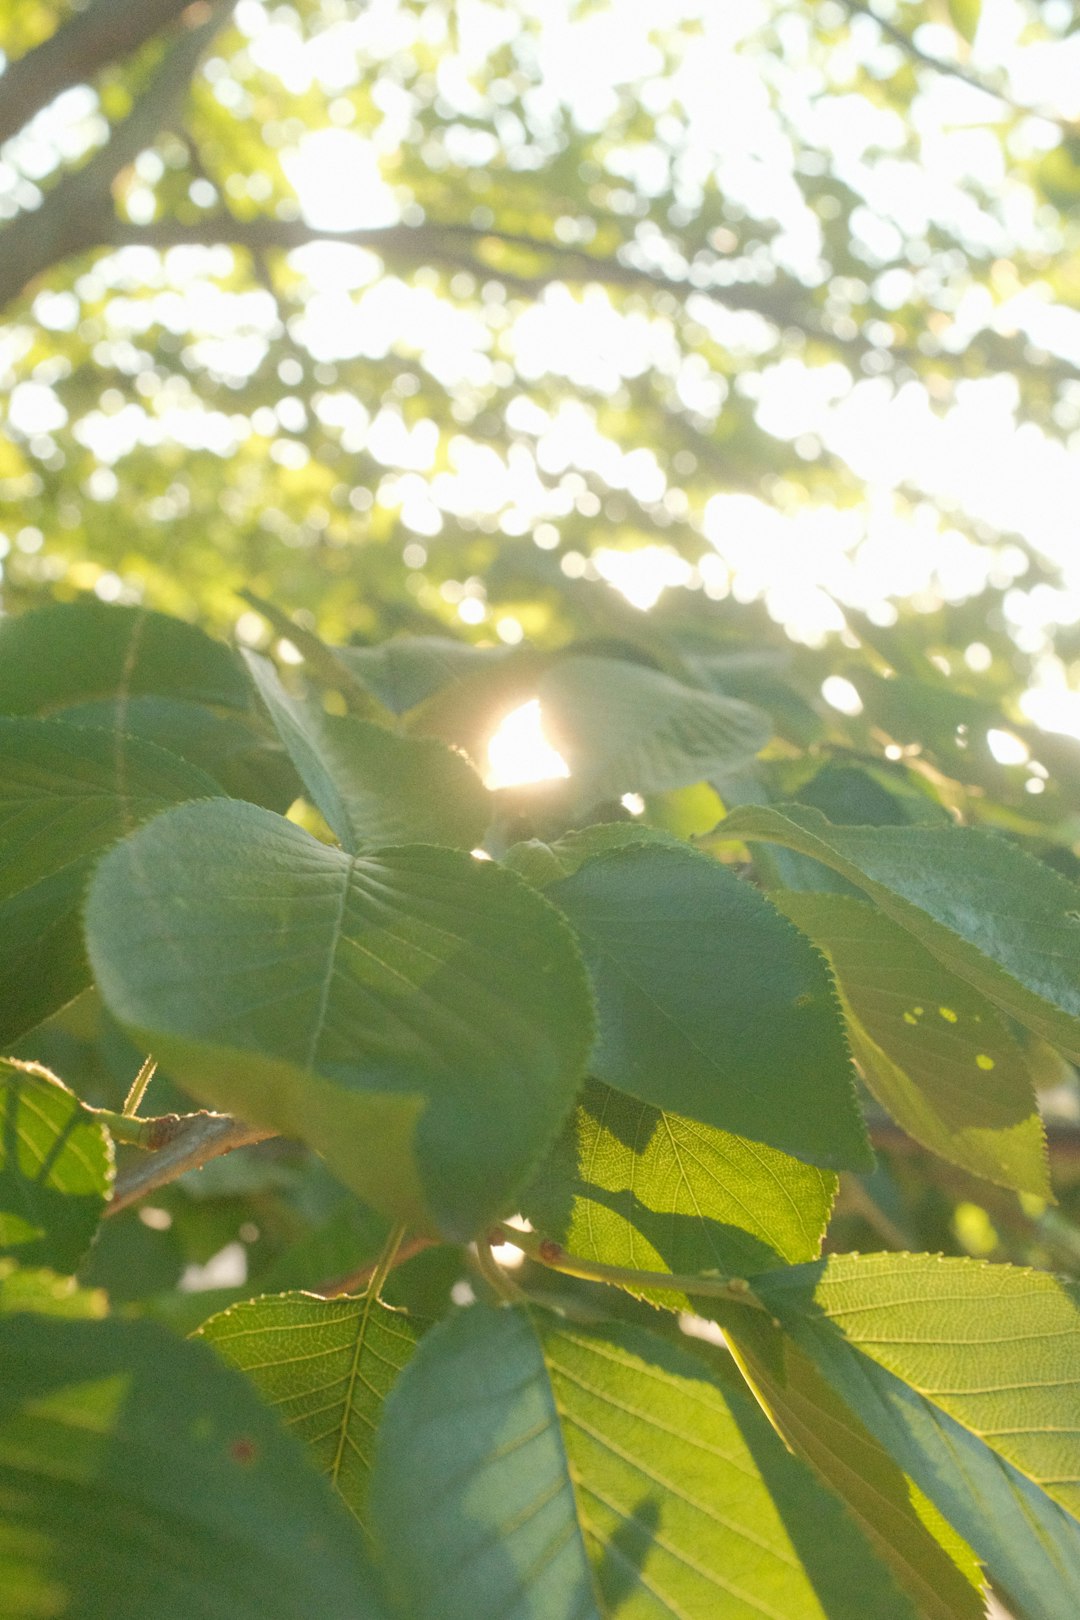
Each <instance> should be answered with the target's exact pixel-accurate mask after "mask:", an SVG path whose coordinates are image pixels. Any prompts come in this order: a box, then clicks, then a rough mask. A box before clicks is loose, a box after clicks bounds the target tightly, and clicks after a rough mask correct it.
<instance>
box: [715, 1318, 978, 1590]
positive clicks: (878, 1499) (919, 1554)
mask: <svg viewBox="0 0 1080 1620" xmlns="http://www.w3.org/2000/svg"><path fill="white" fill-rule="evenodd" d="M723 1320H724V1334H725V1339H726V1342H727V1344H728V1346H729V1347H730V1348H731V1349H732V1350H733V1351H734V1352H735V1353H736V1354H737V1355H738V1358H739V1364H740V1366H741V1367H742V1369H743V1371H744V1373H745V1376H746V1377H747V1379H748V1381H749V1382H750V1384H751V1387H752V1388H753V1389H754V1391H755V1393H756V1394H757V1396H758V1399H759V1401H760V1402H761V1404H762V1406H763V1408H764V1409H765V1410H766V1411H767V1412H768V1414H769V1417H770V1418H771V1420H772V1422H773V1425H774V1427H775V1428H776V1429H777V1431H778V1432H779V1434H780V1435H781V1436H782V1438H783V1439H784V1440H785V1441H786V1443H787V1444H788V1446H790V1447H791V1449H792V1450H793V1451H794V1452H795V1454H796V1455H797V1456H799V1457H801V1458H802V1459H803V1460H804V1461H805V1462H806V1463H808V1464H809V1466H810V1467H811V1468H812V1469H813V1471H814V1473H815V1474H816V1475H817V1476H818V1478H819V1479H821V1480H822V1481H823V1482H824V1483H825V1484H826V1485H827V1486H828V1487H829V1488H830V1489H831V1490H834V1491H835V1492H836V1493H837V1495H838V1496H839V1497H840V1498H841V1500H842V1501H843V1502H844V1503H845V1504H846V1505H847V1508H848V1510H849V1512H850V1513H851V1514H852V1516H853V1517H854V1519H855V1522H856V1524H858V1526H859V1528H860V1529H861V1530H862V1532H863V1534H864V1535H865V1536H866V1537H867V1539H868V1541H869V1542H870V1543H871V1545H872V1546H873V1547H874V1549H875V1550H876V1551H877V1553H878V1555H879V1557H881V1558H882V1559H883V1560H884V1562H885V1563H886V1564H888V1566H889V1568H890V1569H891V1570H892V1572H893V1574H894V1576H895V1577H896V1579H897V1581H898V1582H899V1583H900V1585H901V1586H902V1587H903V1589H904V1590H905V1591H906V1592H908V1593H909V1594H910V1595H911V1597H912V1599H913V1600H914V1602H915V1604H916V1605H917V1608H918V1612H919V1614H920V1615H921V1616H923V1617H924V1620H981V1616H982V1614H983V1600H982V1592H981V1588H982V1576H981V1572H980V1569H979V1566H978V1564H977V1562H976V1561H975V1558H974V1555H973V1554H972V1552H971V1549H970V1548H969V1547H967V1546H966V1545H965V1543H964V1542H963V1541H962V1540H961V1539H960V1537H959V1536H958V1535H957V1534H956V1532H955V1531H954V1530H953V1529H952V1527H951V1525H950V1524H949V1523H948V1521H947V1520H946V1519H944V1518H943V1517H942V1515H941V1514H940V1513H939V1512H938V1510H937V1508H936V1507H935V1506H934V1504H933V1503H932V1502H931V1501H929V1500H928V1499H927V1497H926V1496H924V1494H923V1493H922V1492H921V1491H920V1490H919V1489H918V1487H917V1486H915V1485H913V1484H912V1482H911V1480H910V1479H908V1478H907V1477H906V1475H905V1474H904V1473H903V1472H902V1469H901V1467H900V1466H899V1464H898V1462H897V1461H896V1456H895V1453H894V1454H890V1450H889V1449H887V1448H886V1446H885V1445H883V1444H882V1442H881V1440H880V1439H877V1438H875V1436H874V1435H873V1434H872V1433H871V1432H870V1430H869V1429H868V1428H866V1427H865V1426H864V1425H863V1424H862V1423H860V1421H859V1419H858V1418H857V1417H856V1416H855V1414H854V1413H853V1412H852V1411H851V1409H850V1408H849V1407H848V1406H846V1405H845V1404H844V1402H843V1401H842V1400H841V1399H840V1398H839V1396H838V1395H837V1394H836V1393H835V1392H834V1391H833V1389H831V1388H830V1386H829V1384H828V1383H827V1382H826V1381H825V1379H824V1378H823V1377H822V1375H821V1374H820V1373H819V1372H818V1370H817V1368H816V1367H815V1366H814V1364H813V1362H812V1361H811V1360H810V1359H809V1357H808V1356H806V1355H804V1354H803V1352H802V1351H801V1350H800V1349H799V1348H798V1347H797V1346H796V1345H795V1344H794V1343H792V1341H791V1340H790V1339H788V1338H786V1337H784V1336H783V1335H781V1333H780V1331H779V1329H778V1328H777V1327H775V1326H773V1325H772V1324H771V1323H770V1322H769V1321H768V1320H767V1319H766V1318H764V1317H763V1316H762V1315H761V1314H760V1313H749V1312H747V1311H745V1310H740V1311H732V1310H730V1309H729V1310H728V1311H727V1314H726V1315H725V1316H724V1318H723ZM699 1353H703V1352H702V1351H699Z"/></svg>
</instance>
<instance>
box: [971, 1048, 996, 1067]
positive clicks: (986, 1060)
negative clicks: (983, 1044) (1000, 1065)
mask: <svg viewBox="0 0 1080 1620" xmlns="http://www.w3.org/2000/svg"><path fill="white" fill-rule="evenodd" d="M975 1062H976V1063H977V1064H978V1065H979V1068H980V1069H992V1068H993V1067H994V1060H993V1058H992V1057H988V1056H987V1054H986V1053H985V1052H979V1053H977V1054H976V1057H975Z"/></svg>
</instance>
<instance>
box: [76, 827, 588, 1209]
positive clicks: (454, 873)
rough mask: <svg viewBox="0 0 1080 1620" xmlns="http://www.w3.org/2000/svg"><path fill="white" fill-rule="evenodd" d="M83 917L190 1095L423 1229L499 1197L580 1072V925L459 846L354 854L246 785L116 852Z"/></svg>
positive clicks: (137, 1016) (94, 953) (150, 1037)
mask: <svg viewBox="0 0 1080 1620" xmlns="http://www.w3.org/2000/svg"><path fill="white" fill-rule="evenodd" d="M87 930H88V940H89V948H90V955H91V959H92V961H93V964H94V969H95V973H96V976H97V979H98V983H99V985H100V988H101V992H102V995H103V997H104V999H105V1001H106V1004H107V1005H108V1006H109V1008H110V1010H111V1011H112V1012H113V1014H114V1015H115V1016H116V1017H117V1018H118V1019H119V1021H120V1022H121V1023H122V1024H124V1025H125V1026H126V1027H127V1028H128V1030H129V1031H131V1032H132V1033H133V1034H134V1036H135V1038H136V1039H137V1040H139V1041H140V1042H142V1043H143V1044H144V1045H145V1047H146V1049H147V1050H151V1051H153V1052H155V1053H156V1054H158V1055H159V1056H160V1057H161V1058H162V1060H163V1061H165V1062H168V1063H169V1064H170V1065H171V1066H173V1067H174V1068H175V1070H176V1071H177V1072H178V1073H179V1074H182V1076H183V1079H184V1084H185V1085H186V1086H188V1087H190V1089H192V1090H193V1091H194V1092H195V1094H196V1095H197V1096H199V1097H201V1098H203V1099H204V1100H205V1101H206V1102H208V1103H209V1104H211V1105H212V1106H216V1107H220V1108H225V1109H227V1110H229V1111H230V1112H235V1113H237V1114H239V1115H240V1116H241V1117H243V1118H247V1119H252V1120H256V1121H258V1122H260V1123H262V1124H265V1125H268V1126H271V1127H273V1128H275V1129H277V1130H280V1131H283V1132H284V1133H285V1134H287V1135H291V1136H299V1137H301V1138H302V1139H303V1140H304V1141H307V1142H309V1143H310V1144H311V1145H312V1146H313V1147H316V1148H317V1149H318V1150H319V1151H320V1152H321V1153H322V1154H323V1155H324V1157H325V1158H326V1160H327V1162H328V1163H329V1164H330V1166H331V1168H332V1169H333V1170H334V1171H335V1172H336V1173H337V1174H338V1175H339V1176H340V1177H341V1179H342V1180H343V1181H344V1182H345V1183H346V1184H347V1185H348V1186H350V1187H352V1188H353V1190H354V1191H356V1192H357V1193H359V1195H360V1196H361V1197H362V1198H364V1199H365V1200H366V1201H367V1202H369V1203H371V1204H373V1205H375V1206H376V1207H377V1208H379V1209H381V1210H383V1212H384V1213H387V1214H390V1215H393V1216H394V1217H395V1218H397V1219H399V1220H404V1221H406V1222H407V1223H408V1224H410V1225H413V1226H418V1227H422V1228H424V1229H425V1230H431V1229H432V1228H433V1227H434V1228H436V1229H441V1230H443V1231H444V1232H445V1233H446V1234H447V1235H448V1236H451V1237H468V1236H471V1235H472V1234H473V1233H474V1232H475V1231H476V1230H477V1229H478V1228H479V1227H480V1226H481V1224H483V1223H485V1222H487V1221H489V1220H490V1219H492V1218H493V1217H494V1216H496V1215H498V1214H502V1213H505V1211H506V1209H507V1207H508V1206H509V1205H510V1203H511V1200H512V1198H513V1196H514V1194H515V1193H516V1192H517V1190H518V1189H519V1188H520V1186H521V1184H522V1183H523V1181H524V1180H525V1178H526V1177H527V1175H528V1174H529V1173H530V1171H531V1170H532V1168H533V1166H534V1165H535V1164H536V1163H537V1162H538V1161H539V1159H540V1158H541V1157H542V1155H543V1154H544V1152H545V1151H546V1150H547V1148H548V1147H549V1146H550V1144H551V1142H552V1140H553V1139H554V1137H555V1135H556V1133H557V1131H558V1129H559V1128H560V1126H561V1125H562V1123H563V1121H564V1119H565V1118H566V1115H567V1112H568V1110H569V1108H570V1105H571V1102H572V1100H573V1097H574V1094H575V1092H576V1091H577V1088H578V1086H579V1085H580V1082H581V1077H582V1074H583V1072H584V1066H585V1059H586V1056H587V1053H588V1050H589V1045H590V1042H591V1038H592V1027H593V1026H592V1012H591V1007H590V1003H589V994H588V985H587V983H586V980H585V976H584V973H583V971H582V968H581V965H580V963H579V961H578V958H577V954H576V951H575V949H574V944H573V940H572V937H571V935H570V934H569V931H568V930H567V928H566V926H565V924H564V923H563V922H562V920H561V918H560V917H559V916H558V914H557V913H556V912H555V911H554V910H553V909H552V908H551V907H550V906H548V904H547V902H546V901H545V900H544V899H542V898H541V897H540V896H539V895H537V894H534V893H533V891H532V890H531V889H529V888H528V886H527V885H526V884H525V883H523V882H522V881H521V880H520V879H519V878H516V877H514V876H513V874H512V873H509V872H506V871H504V870H502V869H501V868H500V867H498V866H496V865H495V863H494V862H491V861H477V860H473V859H472V857H470V856H468V855H465V854H463V853H461V852H459V851H457V850H448V849H442V850H438V849H431V848H426V847H421V846H416V847H412V848H408V847H405V848H400V849H395V850H387V851H383V852H381V853H380V854H378V855H377V856H359V857H353V858H350V857H349V856H347V855H344V854H342V852H341V851H340V850H337V849H332V848H330V847H329V846H327V845H325V844H320V843H318V842H317V841H316V840H315V839H313V838H311V837H309V836H308V834H307V833H305V832H302V831H301V830H300V828H298V827H295V826H293V825H292V823H290V822H287V821H283V820H281V818H280V817H277V816H272V815H270V814H268V813H267V812H266V811H262V810H257V809H256V808H255V807H254V806H252V805H241V804H235V803H231V802H225V801H218V802H216V803H207V804H200V805H190V806H187V807H185V808H183V809H182V810H178V811H175V812H173V813H171V814H169V815H166V816H161V817H159V818H158V819H157V820H156V821H153V822H151V823H150V824H149V825H148V826H146V827H144V828H142V829H140V831H139V832H137V833H136V834H135V835H134V836H133V837H131V838H129V839H127V840H126V841H125V842H124V843H123V844H121V845H119V846H118V847H117V848H116V849H115V850H113V851H112V852H111V853H110V854H109V856H107V857H106V859H105V860H104V861H103V862H102V864H101V866H100V867H99V869H98V872H97V875H96V877H95V880H94V884H93V887H92V889H91V893H90V899H89V903H88V907H87ZM162 939H166V940H167V941H168V948H167V951H166V950H164V949H163V948H162V943H161V942H162ZM151 1032H152V1034H151Z"/></svg>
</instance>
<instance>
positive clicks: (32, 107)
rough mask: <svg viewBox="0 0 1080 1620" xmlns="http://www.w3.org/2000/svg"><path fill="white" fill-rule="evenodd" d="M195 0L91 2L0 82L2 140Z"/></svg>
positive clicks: (13, 64) (15, 64) (11, 65)
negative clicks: (63, 93) (60, 95)
mask: <svg viewBox="0 0 1080 1620" xmlns="http://www.w3.org/2000/svg"><path fill="white" fill-rule="evenodd" d="M189 7H190V8H191V9H192V10H195V9H196V7H195V6H193V5H192V0H91V3H90V5H88V6H87V8H86V10H85V11H77V12H76V13H75V15H74V16H73V17H72V18H71V19H70V20H69V21H68V22H66V23H64V25H63V27H61V28H58V29H57V30H56V33H55V34H50V36H49V38H48V39H47V40H45V41H43V43H42V44H40V45H38V46H36V47H35V49H34V50H32V51H27V53H26V55H25V56H20V57H18V58H17V60H16V61H14V62H10V63H9V64H8V67H7V71H6V72H5V73H4V75H3V77H2V78H0V141H6V140H9V139H10V138H11V136H12V135H14V134H16V133H17V132H18V131H19V130H20V129H22V127H23V125H24V124H26V123H28V122H29V121H30V119H31V118H33V116H34V114H35V113H39V112H40V111H41V109H42V108H43V107H47V106H48V105H49V102H50V101H53V100H55V98H56V97H57V96H58V95H59V94H60V92H61V91H62V90H67V89H69V88H70V87H71V86H72V85H75V84H86V83H88V82H89V81H90V80H91V79H92V78H93V77H94V76H95V74H97V73H100V71H101V69H102V68H104V67H108V66H109V64H110V62H118V61H119V60H120V59H121V58H122V57H125V56H130V55H131V53H132V52H133V51H136V50H138V48H139V46H140V45H143V44H145V43H146V41H147V40H148V39H150V38H152V36H153V35H154V34H156V33H158V32H159V31H160V30H161V29H162V28H167V27H168V26H169V24H170V23H172V22H174V21H175V20H176V18H177V17H179V16H180V15H181V13H182V12H184V11H186V10H188V9H189Z"/></svg>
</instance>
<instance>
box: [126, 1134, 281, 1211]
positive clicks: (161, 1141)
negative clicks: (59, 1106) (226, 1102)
mask: <svg viewBox="0 0 1080 1620" xmlns="http://www.w3.org/2000/svg"><path fill="white" fill-rule="evenodd" d="M99 1112H101V1111H100V1110H99ZM105 1123H106V1124H108V1123H109V1121H108V1117H107V1116H106V1118H105ZM127 1123H128V1125H129V1126H130V1127H132V1128H134V1129H135V1130H138V1131H139V1135H138V1146H140V1147H145V1148H148V1149H150V1150H151V1151H150V1152H149V1154H148V1156H147V1157H146V1158H139V1159H135V1160H133V1161H132V1163H130V1164H127V1165H125V1166H124V1168H123V1169H122V1170H121V1172H120V1174H119V1175H118V1176H117V1178H116V1185H115V1186H114V1188H113V1196H112V1199H111V1200H110V1202H109V1204H108V1205H107V1206H106V1210H105V1213H106V1214H107V1215H118V1214H119V1213H120V1211H121V1210H122V1209H127V1207H128V1206H129V1204H134V1203H137V1202H138V1200H139V1199H140V1198H145V1196H146V1194H147V1193H151V1192H155V1191H156V1190H157V1188H158V1187H165V1186H168V1184H169V1182H171V1181H175V1180H176V1179H177V1177H178V1176H182V1175H184V1174H185V1172H186V1171H188V1170H198V1169H200V1168H201V1166H202V1165H204V1164H209V1162H210V1160H211V1159H219V1158H220V1157H221V1155H222V1154H223V1153H231V1152H232V1150H233V1148H239V1147H249V1146H251V1144H252V1143H253V1142H265V1141H266V1140H267V1138H268V1137H271V1136H276V1135H277V1134H278V1133H277V1132H276V1131H272V1130H267V1129H266V1128H265V1127H264V1126H261V1125H245V1124H244V1123H243V1121H242V1120H239V1119H233V1118H232V1116H231V1115H229V1114H211V1113H198V1114H163V1115H162V1116H161V1117H160V1118H158V1119H147V1120H135V1119H129V1120H128V1122H127ZM123 1139H124V1140H126V1141H131V1140H133V1137H132V1136H131V1135H128V1134H126V1133H125V1135H124V1137H123Z"/></svg>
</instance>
